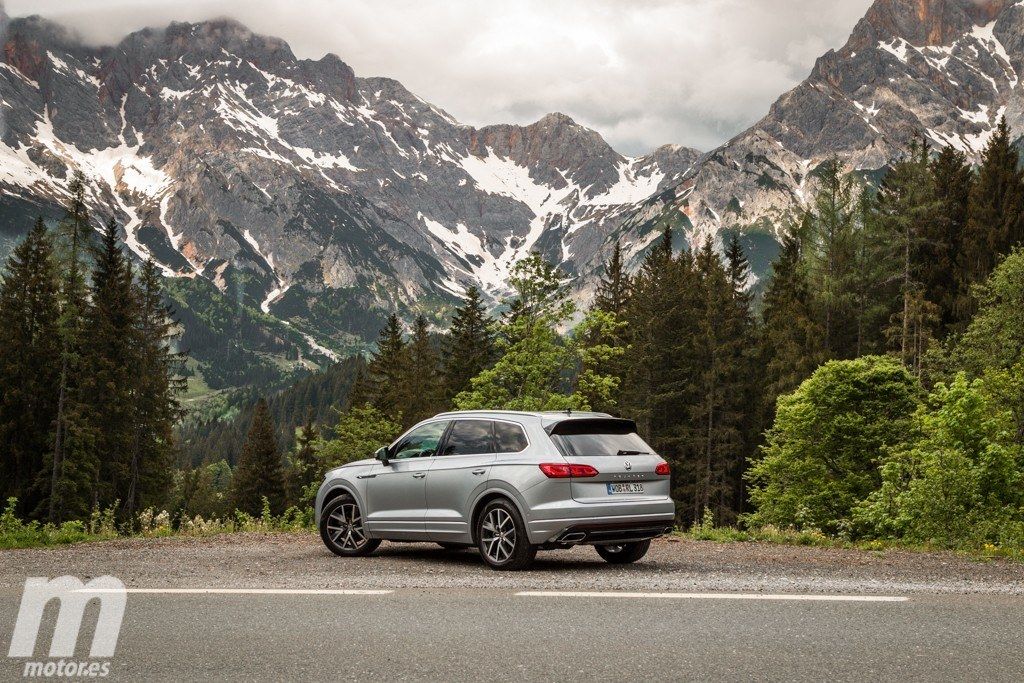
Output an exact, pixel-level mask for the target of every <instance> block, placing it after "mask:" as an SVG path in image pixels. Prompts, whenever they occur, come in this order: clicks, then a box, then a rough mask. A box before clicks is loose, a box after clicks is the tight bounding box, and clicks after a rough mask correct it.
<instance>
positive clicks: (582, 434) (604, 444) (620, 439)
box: [551, 421, 654, 457]
mask: <svg viewBox="0 0 1024 683" xmlns="http://www.w3.org/2000/svg"><path fill="white" fill-rule="evenodd" d="M627 425H630V426H627ZM558 432H559V433H555V434H552V436H551V438H552V440H553V441H554V442H555V445H557V446H558V448H559V449H560V450H561V451H562V454H563V455H565V456H571V457H587V456H599V455H621V456H627V455H640V454H646V453H654V450H653V449H652V448H651V447H650V446H648V445H647V443H646V442H645V441H644V440H643V439H641V438H640V435H639V434H637V433H636V432H635V431H633V429H632V426H631V423H628V422H625V421H623V422H620V423H618V424H615V423H609V424H605V425H600V424H594V425H588V426H585V427H584V426H583V425H580V426H579V427H578V428H568V429H566V428H564V427H562V428H561V429H559V430H558Z"/></svg>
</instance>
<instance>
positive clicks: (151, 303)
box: [118, 260, 185, 520]
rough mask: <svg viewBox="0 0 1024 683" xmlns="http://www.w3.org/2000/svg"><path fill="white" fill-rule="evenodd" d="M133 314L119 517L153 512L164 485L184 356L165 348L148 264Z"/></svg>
mask: <svg viewBox="0 0 1024 683" xmlns="http://www.w3.org/2000/svg"><path fill="white" fill-rule="evenodd" d="M135 290H136V291H135V296H134V301H135V302H137V305H136V310H135V311H133V315H134V325H135V337H136V339H137V344H136V346H135V348H134V349H133V350H132V351H133V356H134V367H135V372H134V373H133V375H134V377H133V380H134V381H133V386H132V387H131V389H132V406H131V407H132V415H131V419H132V423H133V424H132V430H133V431H132V434H131V443H130V449H131V450H130V452H129V463H128V481H127V489H126V490H125V491H124V492H123V493H121V492H119V493H118V495H119V496H120V497H121V500H122V504H123V506H124V510H125V516H126V517H127V518H128V519H129V520H134V519H135V514H136V512H137V511H138V510H140V509H143V508H145V507H149V506H156V505H159V504H160V503H162V502H163V498H164V496H165V494H166V491H167V489H168V488H169V485H170V479H171V468H172V467H173V465H174V453H175V445H174V425H175V423H177V421H178V419H179V418H180V417H181V406H180V403H179V401H178V395H179V393H180V392H181V391H182V390H183V389H184V379H183V378H182V368H183V364H184V360H185V358H184V354H180V353H176V352H174V351H173V350H172V348H171V341H172V339H173V338H174V331H173V326H172V325H173V323H172V320H171V315H170V311H169V310H168V309H167V307H166V306H165V305H164V303H163V296H162V291H161V286H160V273H159V271H158V269H157V267H156V265H155V264H154V263H153V261H152V260H147V261H146V262H145V263H144V264H143V265H142V270H141V272H140V274H139V281H138V283H137V285H136V287H135Z"/></svg>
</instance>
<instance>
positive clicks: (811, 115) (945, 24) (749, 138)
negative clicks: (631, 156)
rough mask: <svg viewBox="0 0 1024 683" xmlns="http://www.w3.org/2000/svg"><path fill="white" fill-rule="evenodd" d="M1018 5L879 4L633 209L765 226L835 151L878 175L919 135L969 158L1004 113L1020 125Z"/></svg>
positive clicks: (798, 198)
mask: <svg viewBox="0 0 1024 683" xmlns="http://www.w3.org/2000/svg"><path fill="white" fill-rule="evenodd" d="M1022 73H1024V2H1021V1H1020V0H876V2H875V3H874V5H872V7H871V8H870V9H869V10H868V12H867V14H866V16H865V17H864V18H863V19H862V20H861V21H860V22H859V23H858V24H857V26H856V28H855V29H854V31H853V34H852V35H851V36H850V39H849V41H848V42H847V43H846V45H844V46H843V47H842V48H840V49H839V50H834V51H829V52H828V53H827V54H825V55H824V56H822V57H821V58H820V59H818V61H817V63H816V64H815V66H814V70H813V71H812V72H811V75H810V76H809V77H808V78H807V80H805V81H804V82H802V83H800V84H799V85H798V86H797V87H795V88H794V89H793V90H791V91H790V92H788V93H786V94H784V95H783V96H782V97H781V98H779V100H778V101H777V102H775V104H774V105H772V108H771V110H770V111H769V113H768V115H767V116H766V117H765V118H763V119H762V120H761V121H759V122H758V123H756V124H755V125H754V126H752V127H751V128H750V129H749V130H746V131H744V132H743V133H741V134H740V135H738V136H737V137H735V138H734V139H732V140H730V141H729V142H728V143H727V144H725V145H723V146H722V147H721V148H719V149H716V150H714V151H712V152H710V153H709V154H707V155H706V156H705V157H704V158H702V159H701V160H700V162H699V163H698V164H697V165H696V167H695V168H694V169H693V170H692V171H690V172H689V173H688V174H687V175H686V177H685V178H684V179H683V181H682V182H681V183H680V184H679V185H678V186H676V187H675V188H672V190H671V191H669V192H666V193H664V194H663V195H661V196H660V197H659V198H657V199H656V200H654V201H649V202H648V203H646V204H645V205H644V206H642V207H640V209H638V211H637V213H636V215H634V216H633V217H632V218H631V219H630V221H629V222H628V223H627V229H626V230H625V231H624V232H625V234H626V235H627V237H628V236H630V234H631V233H632V234H634V235H639V236H642V235H643V234H644V231H646V230H650V229H651V225H652V217H653V218H655V219H659V218H660V219H666V220H676V221H679V222H681V223H682V224H683V225H684V226H686V227H689V228H690V229H691V231H692V233H691V234H694V235H706V234H714V233H716V232H717V231H719V230H721V229H722V228H723V227H728V226H733V225H735V226H741V227H744V228H747V229H750V228H754V229H760V230H762V231H767V232H773V231H776V230H778V229H779V227H780V224H781V222H782V218H783V216H784V215H785V213H786V212H787V211H789V210H790V209H791V208H792V207H793V206H800V205H802V204H804V203H806V202H807V200H808V199H809V198H810V197H811V192H810V189H812V187H813V184H814V181H813V177H814V174H813V172H814V169H815V168H817V167H818V166H819V165H820V164H821V163H822V162H823V161H824V160H826V159H827V158H829V157H830V156H832V155H837V156H838V157H839V158H840V159H842V160H843V161H844V162H845V163H846V164H847V167H848V168H849V169H850V170H858V171H865V172H867V171H876V170H879V169H882V168H884V167H885V166H886V165H887V164H889V163H890V162H891V161H892V160H893V159H894V158H896V157H897V156H899V155H900V154H902V153H903V152H904V151H905V149H906V146H907V144H908V142H909V141H910V139H911V138H912V137H913V136H915V135H921V134H923V135H924V136H925V137H926V138H927V139H928V140H929V142H930V143H931V144H932V145H934V146H944V145H951V146H953V147H955V148H957V149H959V150H962V151H964V152H965V153H966V154H967V155H968V156H969V157H970V158H972V159H973V160H975V161H977V160H978V159H979V157H980V152H981V150H982V149H983V148H984V146H985V144H986V143H987V141H988V139H989V137H990V136H991V134H992V131H993V128H994V126H995V125H996V124H997V123H998V121H999V118H1000V117H1001V116H1004V115H1005V116H1006V118H1007V120H1008V122H1009V123H1010V125H1011V127H1012V129H1013V130H1014V131H1015V132H1016V133H1017V134H1018V135H1019V134H1020V133H1021V132H1022V128H1024V111H1022V103H1024V90H1022V86H1021V84H1020V76H1019V75H1020V74H1022Z"/></svg>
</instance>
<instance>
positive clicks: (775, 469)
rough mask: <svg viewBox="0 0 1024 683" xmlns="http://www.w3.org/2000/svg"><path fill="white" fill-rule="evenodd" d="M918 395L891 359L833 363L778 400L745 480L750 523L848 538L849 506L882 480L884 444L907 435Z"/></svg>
mask: <svg viewBox="0 0 1024 683" xmlns="http://www.w3.org/2000/svg"><path fill="white" fill-rule="evenodd" d="M919 392H920V389H919V386H918V383H917V381H916V380H915V379H914V378H913V377H912V376H911V375H910V374H909V373H908V372H907V370H906V369H905V368H904V367H903V365H902V364H901V363H900V362H899V361H897V360H895V359H893V358H889V357H882V356H866V357H864V358H858V359H857V360H849V361H833V362H830V363H826V364H825V365H823V366H821V367H820V368H818V370H817V371H815V373H814V374H813V375H812V376H811V377H810V378H809V379H808V380H806V381H805V382H804V383H803V384H801V385H800V387H799V388H798V389H797V390H796V391H795V392H793V393H792V394H789V395H788V396H784V397H782V398H780V399H779V404H778V413H777V416H776V419H775V424H774V425H773V426H772V428H771V429H770V430H769V431H768V434H767V443H766V444H765V446H764V447H763V448H762V450H761V453H760V456H759V457H758V458H757V459H756V460H755V461H754V462H753V464H752V467H751V469H750V471H749V472H748V475H747V477H748V479H749V481H750V483H751V487H750V501H751V502H752V503H753V504H754V505H755V506H756V510H755V512H753V513H751V514H749V515H747V516H746V517H745V522H746V524H747V525H748V526H750V527H754V528H759V527H766V526H774V527H778V528H793V529H796V530H818V531H822V532H824V533H827V534H842V535H848V534H849V530H850V526H851V519H850V515H851V511H852V510H853V509H854V507H856V506H857V505H858V504H859V503H860V502H861V501H862V500H864V499H865V498H866V497H867V496H868V495H869V494H870V493H871V492H872V491H874V490H875V489H877V488H878V487H879V485H880V484H881V477H880V474H879V471H878V463H879V462H880V460H881V458H882V457H883V455H884V454H885V453H886V451H887V449H889V448H893V447H898V446H900V445H902V444H904V443H905V442H906V441H907V440H908V439H909V438H911V437H912V427H913V416H914V413H915V411H916V409H917V406H918V394H919Z"/></svg>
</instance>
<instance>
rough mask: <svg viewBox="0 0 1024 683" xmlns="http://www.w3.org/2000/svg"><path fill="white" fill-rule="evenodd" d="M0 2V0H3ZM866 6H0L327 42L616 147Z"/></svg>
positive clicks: (744, 85)
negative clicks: (221, 21)
mask: <svg viewBox="0 0 1024 683" xmlns="http://www.w3.org/2000/svg"><path fill="white" fill-rule="evenodd" d="M3 2H4V0H0V3H3ZM870 4H871V0H514V1H513V0H509V1H506V2H500V3H499V2H479V1H477V0H445V1H443V2H442V1H440V0H301V1H300V2H296V1H294V0H276V1H275V0H205V1H200V0H89V1H88V2H83V1H81V0H7V1H6V6H7V11H8V13H9V14H10V15H11V16H21V15H26V14H31V13H38V14H42V15H44V16H47V17H50V18H53V19H56V20H59V21H61V22H63V23H66V24H68V25H70V26H72V27H74V28H75V29H77V31H78V32H79V33H80V34H82V36H83V37H84V38H85V39H87V40H89V41H91V42H103V43H109V42H112V41H116V40H117V39H118V38H119V37H121V36H122V35H124V34H125V33H127V32H129V31H132V30H135V29H138V28H141V27H143V26H147V25H148V26H161V25H164V24H167V23H168V22H170V21H172V20H188V21H196V20H200V19H207V18H211V17H217V16H225V15H226V16H231V17H235V18H237V19H239V20H240V21H242V22H243V23H245V24H247V25H248V26H249V27H250V28H252V29H253V30H255V31H258V32H260V33H266V34H271V35H276V36H279V37H282V38H284V39H285V40H287V41H288V42H289V43H290V44H291V46H292V49H293V50H294V51H295V53H296V54H297V55H299V56H300V57H312V58H319V57H320V56H322V55H323V54H324V53H326V52H334V53H336V54H337V55H339V56H340V57H341V58H342V59H343V60H344V61H346V62H348V63H349V64H350V65H351V66H352V68H354V69H355V71H356V74H357V75H360V76H390V77H392V78H396V79H398V80H399V81H401V82H402V83H403V84H404V85H405V86H406V87H407V88H409V89H410V90H412V91H413V92H415V93H416V94H418V95H419V96H421V97H422V98H424V99H426V100H428V101H430V102H431V103H433V104H436V105H438V106H440V107H443V108H444V109H446V110H447V111H449V112H450V113H451V114H452V115H454V116H455V117H456V118H458V119H459V120H460V121H463V122H465V123H470V124H474V125H483V124H488V123H505V122H515V123H529V122H531V121H534V120H536V119H537V118H539V117H540V116H542V115H543V114H545V113H547V112H550V111H561V112H565V113H567V114H569V115H570V116H572V117H573V118H575V119H576V120H577V121H579V122H580V123H583V124H585V125H588V126H591V127H592V128H595V129H597V130H598V131H599V132H600V133H601V134H602V135H604V137H605V138H606V139H607V140H608V141H609V142H610V143H611V144H612V145H613V146H614V147H615V148H616V149H618V150H619V151H621V152H624V153H627V154H638V153H642V152H646V151H649V150H650V149H652V148H654V147H656V146H658V145H660V144H663V143H667V142H672V143H678V144H684V145H690V146H693V147H698V148H700V149H705V150H706V149H711V148H712V147H714V146H716V145H718V144H720V143H721V142H724V141H725V140H727V139H728V138H730V137H732V136H733V135H735V134H736V133H738V132H740V131H741V130H743V129H744V128H746V127H747V126H749V125H750V124H752V123H753V122H755V121H756V120H758V119H759V118H760V117H761V116H763V115H764V114H765V113H766V112H767V110H768V107H769V105H770V104H771V103H772V102H773V101H774V100H775V99H776V98H777V97H778V96H779V95H780V94H782V93H783V92H784V91H785V90H787V89H788V88H790V87H792V86H793V85H794V84H796V83H797V82H799V81H800V80H802V79H803V78H804V77H805V76H806V75H807V73H808V72H809V70H810V68H811V66H813V64H814V60H815V59H816V58H817V57H818V56H819V55H820V54H822V53H824V52H825V51H826V50H828V49H829V48H831V47H839V46H840V45H842V44H843V43H844V42H845V41H846V37H847V36H848V35H849V33H850V31H851V29H852V28H853V26H854V24H855V23H856V22H857V20H858V19H859V18H860V17H861V16H862V15H863V14H864V12H865V11H866V10H867V7H868V6H869V5H870Z"/></svg>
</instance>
